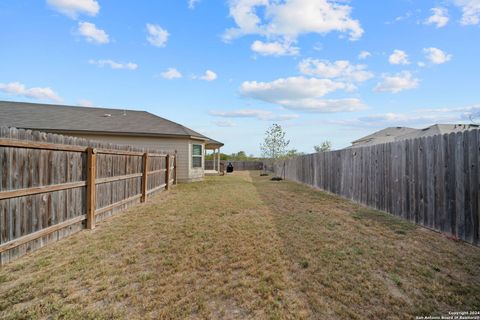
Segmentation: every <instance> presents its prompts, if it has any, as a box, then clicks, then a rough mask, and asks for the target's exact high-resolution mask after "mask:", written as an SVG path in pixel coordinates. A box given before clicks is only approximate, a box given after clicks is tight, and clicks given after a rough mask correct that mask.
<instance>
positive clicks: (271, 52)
mask: <svg viewBox="0 0 480 320" xmlns="http://www.w3.org/2000/svg"><path fill="white" fill-rule="evenodd" d="M250 48H251V49H252V51H254V52H256V53H258V54H261V55H262V56H296V55H298V54H299V51H300V49H299V48H298V47H292V46H291V43H288V42H283V43H281V42H277V41H274V42H262V41H259V40H256V41H254V42H253V43H252V46H251V47H250Z"/></svg>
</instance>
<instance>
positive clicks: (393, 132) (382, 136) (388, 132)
mask: <svg viewBox="0 0 480 320" xmlns="http://www.w3.org/2000/svg"><path fill="white" fill-rule="evenodd" d="M478 128H480V126H479V125H477V124H435V125H432V126H430V127H427V128H424V129H413V128H407V127H390V128H386V129H383V130H380V131H377V132H374V133H372V134H371V135H368V136H366V137H363V138H360V139H358V140H355V141H353V142H352V147H364V146H371V145H375V144H380V143H388V142H393V141H401V140H406V139H415V138H421V137H429V136H434V135H438V134H446V133H452V132H463V131H466V130H472V129H478Z"/></svg>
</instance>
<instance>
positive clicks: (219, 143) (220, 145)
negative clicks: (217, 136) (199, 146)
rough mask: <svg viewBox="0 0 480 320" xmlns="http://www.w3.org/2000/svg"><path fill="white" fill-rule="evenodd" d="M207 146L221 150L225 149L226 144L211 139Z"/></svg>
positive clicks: (206, 143)
mask: <svg viewBox="0 0 480 320" xmlns="http://www.w3.org/2000/svg"><path fill="white" fill-rule="evenodd" d="M205 145H206V147H215V148H219V147H223V146H224V144H223V143H222V142H220V141H217V140H213V139H209V140H208V141H207V142H205Z"/></svg>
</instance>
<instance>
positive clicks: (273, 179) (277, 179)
mask: <svg viewBox="0 0 480 320" xmlns="http://www.w3.org/2000/svg"><path fill="white" fill-rule="evenodd" d="M270 180H272V181H282V180H283V179H282V178H280V177H273V178H272V179H270Z"/></svg>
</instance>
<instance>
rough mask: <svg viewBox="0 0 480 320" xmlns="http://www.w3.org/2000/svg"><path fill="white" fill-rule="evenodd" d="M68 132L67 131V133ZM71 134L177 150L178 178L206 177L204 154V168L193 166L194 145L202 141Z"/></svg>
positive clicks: (182, 180) (188, 180)
mask: <svg viewBox="0 0 480 320" xmlns="http://www.w3.org/2000/svg"><path fill="white" fill-rule="evenodd" d="M66 134H67V133H66ZM68 135H69V136H74V137H82V138H86V139H91V140H97V141H102V142H109V143H115V144H123V145H130V146H134V147H139V148H150V149H157V150H161V151H167V152H175V151H177V156H178V158H177V179H178V181H179V182H190V181H198V180H202V179H203V177H204V171H203V168H204V167H205V164H204V161H205V159H204V157H203V154H202V168H195V169H194V168H192V145H193V144H201V145H202V146H203V147H202V149H203V148H204V147H205V144H204V143H203V142H201V141H196V140H190V139H176V138H155V137H132V136H109V135H96V134H88V135H87V134H70V133H68Z"/></svg>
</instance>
